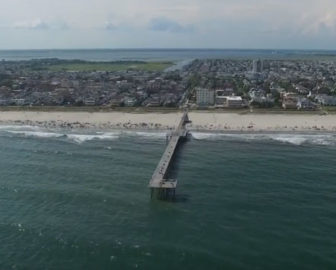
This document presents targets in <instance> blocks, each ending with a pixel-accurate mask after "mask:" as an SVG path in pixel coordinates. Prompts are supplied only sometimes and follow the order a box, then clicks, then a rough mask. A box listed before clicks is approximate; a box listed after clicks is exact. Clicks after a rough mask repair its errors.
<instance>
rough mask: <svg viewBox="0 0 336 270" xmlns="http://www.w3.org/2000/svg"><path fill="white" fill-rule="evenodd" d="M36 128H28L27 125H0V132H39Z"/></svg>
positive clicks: (38, 128)
mask: <svg viewBox="0 0 336 270" xmlns="http://www.w3.org/2000/svg"><path fill="white" fill-rule="evenodd" d="M40 129H41V128H40V127H38V126H28V125H0V130H3V131H7V130H8V131H10V130H40Z"/></svg>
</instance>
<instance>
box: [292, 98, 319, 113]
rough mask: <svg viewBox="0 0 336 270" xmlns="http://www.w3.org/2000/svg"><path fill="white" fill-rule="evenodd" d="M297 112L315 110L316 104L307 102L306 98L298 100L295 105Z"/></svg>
mask: <svg viewBox="0 0 336 270" xmlns="http://www.w3.org/2000/svg"><path fill="white" fill-rule="evenodd" d="M296 107H297V109H298V110H316V109H317V104H316V103H314V102H312V101H311V100H309V99H308V98H301V99H299V101H298V103H297V105H296Z"/></svg>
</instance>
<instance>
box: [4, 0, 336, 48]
mask: <svg viewBox="0 0 336 270" xmlns="http://www.w3.org/2000/svg"><path fill="white" fill-rule="evenodd" d="M0 6H1V9H0V49H42V48H45V49H48V48H55V49H57V48H275V49H276V48H278V49H287V48H288V49H336V48H335V47H334V46H335V45H334V44H336V1H335V0H277V1H276V0H10V1H9V0H0Z"/></svg>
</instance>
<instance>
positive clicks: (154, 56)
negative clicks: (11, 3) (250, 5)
mask: <svg viewBox="0 0 336 270" xmlns="http://www.w3.org/2000/svg"><path fill="white" fill-rule="evenodd" d="M329 56H331V57H335V56H336V51H327V50H320V51H319V50H271V49H269V50H253V49H244V50H243V49H242V50H237V49H87V50H84V49H82V50H0V60H7V61H18V60H31V59H43V58H59V59H67V60H73V59H80V60H86V61H133V60H136V61H173V62H181V61H191V60H193V59H205V58H209V59H226V58H237V59H239V58H272V59H284V58H286V59H287V58H314V59H315V58H316V57H323V58H325V57H329Z"/></svg>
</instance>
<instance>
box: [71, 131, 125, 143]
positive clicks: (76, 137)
mask: <svg viewBox="0 0 336 270" xmlns="http://www.w3.org/2000/svg"><path fill="white" fill-rule="evenodd" d="M65 136H66V137H67V138H68V139H70V140H72V141H74V142H76V143H83V142H86V141H92V140H116V139H118V138H119V135H118V134H116V133H103V134H66V135H65Z"/></svg>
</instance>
